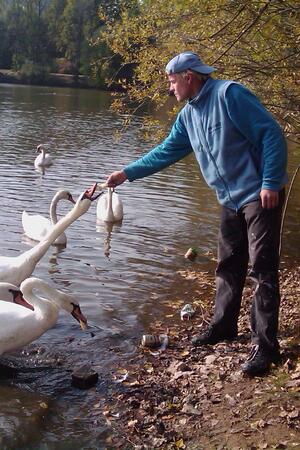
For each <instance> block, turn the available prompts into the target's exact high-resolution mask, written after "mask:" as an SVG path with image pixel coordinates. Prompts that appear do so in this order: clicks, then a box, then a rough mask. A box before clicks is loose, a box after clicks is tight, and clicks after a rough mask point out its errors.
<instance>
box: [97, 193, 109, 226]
mask: <svg viewBox="0 0 300 450" xmlns="http://www.w3.org/2000/svg"><path fill="white" fill-rule="evenodd" d="M107 207H108V194H104V195H102V196H101V197H99V200H98V202H97V218H98V219H100V220H103V221H105V220H106V219H107Z"/></svg>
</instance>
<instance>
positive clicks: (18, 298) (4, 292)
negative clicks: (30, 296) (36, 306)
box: [0, 283, 33, 310]
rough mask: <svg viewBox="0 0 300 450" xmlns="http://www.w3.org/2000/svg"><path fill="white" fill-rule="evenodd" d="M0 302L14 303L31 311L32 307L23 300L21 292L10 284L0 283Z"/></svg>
mask: <svg viewBox="0 0 300 450" xmlns="http://www.w3.org/2000/svg"><path fill="white" fill-rule="evenodd" d="M0 301H6V302H12V303H16V304H17V305H21V306H25V308H28V309H32V310H33V306H32V305H30V304H29V303H28V302H27V301H26V300H25V298H24V297H23V294H22V292H21V290H20V289H19V288H18V287H17V286H15V285H14V284H11V283H0Z"/></svg>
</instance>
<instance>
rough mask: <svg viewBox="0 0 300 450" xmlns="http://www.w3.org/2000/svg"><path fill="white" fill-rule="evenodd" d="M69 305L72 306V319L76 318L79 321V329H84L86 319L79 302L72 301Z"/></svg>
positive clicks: (85, 327)
mask: <svg viewBox="0 0 300 450" xmlns="http://www.w3.org/2000/svg"><path fill="white" fill-rule="evenodd" d="M71 305H72V306H73V309H72V312H71V314H72V316H73V317H74V319H76V320H77V321H78V322H79V324H80V326H81V329H82V330H86V329H87V319H86V317H85V316H84V315H83V314H82V312H81V309H80V306H79V304H78V303H74V302H72V303H71Z"/></svg>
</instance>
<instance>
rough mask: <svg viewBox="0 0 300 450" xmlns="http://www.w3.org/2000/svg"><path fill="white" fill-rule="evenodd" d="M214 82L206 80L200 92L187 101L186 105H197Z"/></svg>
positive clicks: (211, 79)
mask: <svg viewBox="0 0 300 450" xmlns="http://www.w3.org/2000/svg"><path fill="white" fill-rule="evenodd" d="M214 82H215V80H214V79H213V78H208V79H207V80H206V81H205V83H204V85H203V86H202V87H201V88H200V91H199V92H198V94H196V95H195V97H193V98H191V99H189V100H188V103H189V104H190V105H193V104H194V103H198V102H199V101H200V100H201V99H202V98H203V97H204V96H206V95H207V94H208V92H209V90H210V88H211V86H212V84H213V83H214Z"/></svg>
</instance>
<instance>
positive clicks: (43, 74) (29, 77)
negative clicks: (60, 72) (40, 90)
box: [18, 62, 49, 84]
mask: <svg viewBox="0 0 300 450" xmlns="http://www.w3.org/2000/svg"><path fill="white" fill-rule="evenodd" d="M18 73H19V76H20V78H21V79H22V80H23V81H24V82H27V83H30V84H42V83H45V82H46V81H47V79H48V75H49V72H48V70H47V68H46V67H45V66H43V65H39V64H33V63H32V62H25V63H24V64H22V66H21V67H20V69H19V71H18Z"/></svg>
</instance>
